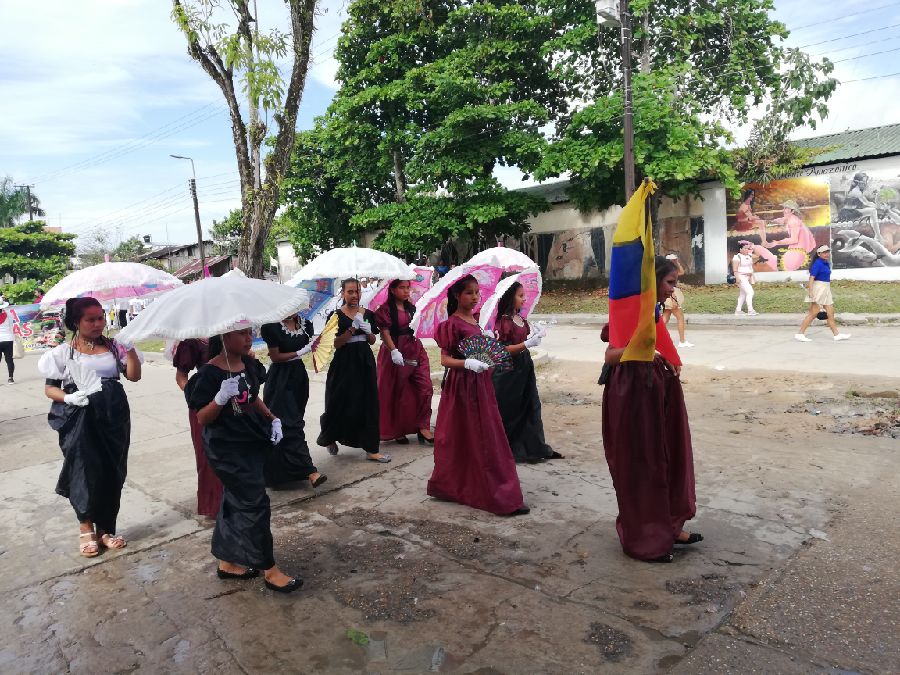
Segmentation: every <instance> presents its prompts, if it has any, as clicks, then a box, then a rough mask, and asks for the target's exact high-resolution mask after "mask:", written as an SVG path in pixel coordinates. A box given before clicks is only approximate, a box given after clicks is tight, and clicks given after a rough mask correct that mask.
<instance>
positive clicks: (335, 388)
mask: <svg viewBox="0 0 900 675" xmlns="http://www.w3.org/2000/svg"><path fill="white" fill-rule="evenodd" d="M359 294H360V286H359V281H357V280H356V279H344V280H343V281H342V282H341V298H342V300H343V306H341V307H338V308H337V309H336V310H335V311H334V312H332V314H336V315H337V318H338V328H337V337H336V338H335V340H334V349H335V351H334V358H333V359H332V361H331V364H330V365H329V366H328V377H327V378H326V380H325V412H324V413H322V418H321V423H322V433H320V434H319V438H318V440H317V441H316V442H317V443H318V444H319V445H321V446H323V447H326V448H328V452H329V453H330V454H332V455H336V454H337V453H338V443H342V444H343V445H349V446H351V447H353V448H362V449H363V450H365V451H366V459H369V460H372V461H373V462H382V463H387V462H390V461H391V456H390V455H388V454H387V453H382V452H379V450H378V446H379V444H380V442H381V439H380V433H379V410H378V377H377V374H376V369H375V356H374V355H373V354H372V345H373V344H375V335H376V334H377V333H378V325H377V324H376V323H375V315H374V314H373V313H372V312H370V311H369V310H367V309H363V308H362V307H360V306H359ZM328 319H329V320H330V319H331V314H329V315H328Z"/></svg>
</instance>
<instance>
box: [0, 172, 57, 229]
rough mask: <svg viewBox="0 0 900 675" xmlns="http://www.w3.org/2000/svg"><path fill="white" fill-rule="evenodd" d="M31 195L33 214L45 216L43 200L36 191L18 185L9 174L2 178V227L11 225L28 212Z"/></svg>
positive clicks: (0, 213)
mask: <svg viewBox="0 0 900 675" xmlns="http://www.w3.org/2000/svg"><path fill="white" fill-rule="evenodd" d="M29 196H30V197H31V202H30V206H31V215H32V216H37V217H38V218H42V217H43V216H45V215H46V214H45V213H44V210H43V209H42V208H41V200H40V199H38V196H37V195H36V194H35V193H34V192H32V191H29V190H24V189H22V188H19V187H16V185H15V182H14V181H13V179H12V178H10V177H9V176H4V177H3V178H0V227H11V226H13V225H15V223H16V220H17V219H18V218H20V217H21V216H23V215H25V214H26V213H28V207H29V201H28V198H29Z"/></svg>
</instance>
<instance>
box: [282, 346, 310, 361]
mask: <svg viewBox="0 0 900 675" xmlns="http://www.w3.org/2000/svg"><path fill="white" fill-rule="evenodd" d="M311 351H312V342H310V343H309V344H308V345H306V346H305V347H304V348H303V349H298V350H297V353H296V354H295V355H294V356H292V357H291V358H290V359H288V360H289V361H299V360H300V358H301V357H302V356H305V355H306V354H309V353H310V352H311Z"/></svg>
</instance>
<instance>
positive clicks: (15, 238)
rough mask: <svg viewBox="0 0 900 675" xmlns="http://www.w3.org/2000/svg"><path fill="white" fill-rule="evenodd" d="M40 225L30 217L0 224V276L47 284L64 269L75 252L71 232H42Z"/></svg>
mask: <svg viewBox="0 0 900 675" xmlns="http://www.w3.org/2000/svg"><path fill="white" fill-rule="evenodd" d="M44 225H45V223H44V222H43V221H40V220H34V221H29V222H27V223H24V224H23V225H15V226H13V227H0V277H3V276H6V275H9V276H10V277H12V280H13V283H16V282H20V281H23V280H32V281H35V282H38V283H48V284H49V283H51V282H53V281H55V280H56V279H57V278H59V277H61V276H62V275H63V274H64V273H65V271H66V269H67V267H68V264H69V257H70V256H72V255H73V254H74V253H75V245H74V244H73V243H72V240H73V239H74V238H75V235H73V234H58V233H55V232H46V231H45V230H44Z"/></svg>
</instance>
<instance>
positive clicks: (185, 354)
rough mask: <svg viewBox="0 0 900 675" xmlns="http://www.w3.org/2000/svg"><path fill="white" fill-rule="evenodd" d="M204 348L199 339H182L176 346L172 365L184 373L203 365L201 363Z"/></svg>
mask: <svg viewBox="0 0 900 675" xmlns="http://www.w3.org/2000/svg"><path fill="white" fill-rule="evenodd" d="M202 349H203V348H202V346H201V345H200V341H199V340H195V339H189V340H182V341H181V342H179V343H178V344H177V345H176V346H175V353H174V354H172V365H173V366H175V368H177V369H178V370H180V371H181V372H183V373H189V372H191V371H192V370H193V369H194V368H199V367H200V366H201V365H203V364H202V363H200V360H201V356H200V354H201V351H202Z"/></svg>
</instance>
